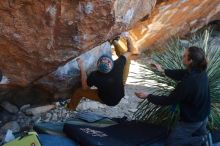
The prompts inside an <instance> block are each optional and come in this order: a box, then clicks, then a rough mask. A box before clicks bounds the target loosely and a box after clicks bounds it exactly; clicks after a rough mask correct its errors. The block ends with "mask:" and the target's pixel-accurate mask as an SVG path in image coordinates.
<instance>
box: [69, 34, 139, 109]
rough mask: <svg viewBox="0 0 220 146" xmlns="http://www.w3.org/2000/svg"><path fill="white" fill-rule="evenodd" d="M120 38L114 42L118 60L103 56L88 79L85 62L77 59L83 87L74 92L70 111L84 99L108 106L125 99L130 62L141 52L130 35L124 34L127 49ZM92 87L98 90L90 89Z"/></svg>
mask: <svg viewBox="0 0 220 146" xmlns="http://www.w3.org/2000/svg"><path fill="white" fill-rule="evenodd" d="M118 38H119V37H118ZM118 38H117V39H114V40H113V41H112V44H113V45H114V47H115V52H116V54H117V56H118V58H117V59H116V60H115V61H113V60H112V56H108V55H103V56H101V57H100V58H99V59H98V61H97V70H96V71H93V72H92V73H90V74H89V76H88V77H87V74H86V71H85V68H84V65H83V64H84V63H83V62H84V61H83V60H82V59H81V58H77V63H78V66H79V68H80V73H81V83H82V87H81V88H78V89H77V90H76V91H75V92H74V94H73V96H72V98H71V101H70V102H69V103H68V105H67V107H68V108H69V109H71V110H75V109H76V107H77V105H78V104H79V102H80V100H81V99H82V97H86V98H88V99H91V100H95V101H98V102H101V103H103V104H106V105H108V106H115V105H117V104H118V103H119V102H120V100H121V99H122V98H123V97H124V95H125V92H124V85H125V82H126V80H127V76H128V72H129V66H130V60H131V59H135V58H136V57H137V55H138V53H139V52H138V51H137V49H136V48H134V46H133V44H132V41H131V39H130V37H129V36H128V33H124V34H123V38H122V39H125V41H126V43H127V47H122V46H121V45H120V44H119V42H118ZM92 86H95V87H97V89H90V87H92Z"/></svg>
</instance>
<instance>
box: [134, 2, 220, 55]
mask: <svg viewBox="0 0 220 146" xmlns="http://www.w3.org/2000/svg"><path fill="white" fill-rule="evenodd" d="M158 2H160V3H159V4H158V5H157V6H156V8H155V9H154V11H153V13H152V15H151V16H150V17H149V19H147V20H146V21H143V22H142V24H140V25H139V26H137V27H135V28H134V29H132V30H131V31H130V34H131V35H132V36H133V39H134V40H135V45H136V47H137V48H139V50H141V51H146V50H147V49H151V48H153V47H158V45H161V44H163V42H164V41H166V40H167V39H169V38H170V37H172V36H174V35H177V36H184V35H185V34H187V33H189V32H195V31H196V30H198V29H199V28H201V27H203V26H204V25H207V24H208V23H209V22H211V21H214V20H220V1H219V0H164V2H161V1H158ZM162 49H164V48H162Z"/></svg>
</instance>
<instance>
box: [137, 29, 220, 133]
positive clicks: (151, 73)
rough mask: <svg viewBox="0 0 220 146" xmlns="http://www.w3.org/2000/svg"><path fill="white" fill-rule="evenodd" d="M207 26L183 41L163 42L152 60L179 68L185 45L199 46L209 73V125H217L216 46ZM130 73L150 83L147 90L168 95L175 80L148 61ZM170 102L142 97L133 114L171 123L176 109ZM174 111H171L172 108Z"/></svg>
mask: <svg viewBox="0 0 220 146" xmlns="http://www.w3.org/2000/svg"><path fill="white" fill-rule="evenodd" d="M210 35H211V29H205V30H204V31H202V32H200V33H196V34H193V35H192V37H190V38H189V40H187V41H182V40H180V39H179V38H173V39H171V41H170V42H168V43H167V44H166V45H165V48H166V50H165V51H164V52H162V53H153V54H152V56H151V58H152V61H153V63H157V64H160V65H161V67H162V68H164V69H166V68H167V69H181V68H184V66H183V64H182V53H183V51H184V49H185V48H187V47H190V46H197V47H200V48H203V49H204V51H205V53H206V57H207V60H208V68H207V73H208V77H209V85H210V95H211V108H212V109H211V114H210V116H209V128H210V129H213V128H218V127H220V48H217V47H216V46H215V45H214V44H213V42H212V40H211V37H210ZM133 75H134V77H135V78H136V79H137V80H138V82H139V83H140V84H142V85H147V86H150V87H149V88H148V91H149V93H152V94H156V95H168V94H169V93H170V92H171V91H172V90H173V89H174V87H175V85H176V83H177V82H176V81H174V80H171V79H170V78H168V77H166V76H164V75H163V74H161V73H159V72H157V71H155V70H153V69H152V68H151V67H150V65H149V64H143V65H141V66H140V72H139V73H138V74H137V73H133ZM174 109H178V108H175V107H174V106H157V105H154V104H151V103H149V102H148V101H147V99H146V100H143V101H142V102H141V103H140V104H139V106H138V110H137V111H136V112H135V113H134V117H135V118H136V119H139V120H145V121H147V122H151V123H156V124H163V125H166V126H170V125H174V124H175V123H176V121H177V120H178V118H179V111H178V110H174ZM174 111H175V112H174Z"/></svg>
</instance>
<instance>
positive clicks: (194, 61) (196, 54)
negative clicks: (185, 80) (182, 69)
mask: <svg viewBox="0 0 220 146" xmlns="http://www.w3.org/2000/svg"><path fill="white" fill-rule="evenodd" d="M183 64H184V65H185V66H186V67H187V68H188V69H199V70H206V68H207V60H206V57H205V52H204V51H203V50H202V49H201V48H198V47H195V46H191V47H189V48H186V49H185V51H184V54H183Z"/></svg>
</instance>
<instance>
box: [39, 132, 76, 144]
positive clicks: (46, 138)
mask: <svg viewBox="0 0 220 146" xmlns="http://www.w3.org/2000/svg"><path fill="white" fill-rule="evenodd" d="M38 137H39V140H40V143H41V145H42V146H78V144H77V143H76V142H74V141H73V140H71V139H69V138H67V137H62V136H55V135H48V134H38Z"/></svg>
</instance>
